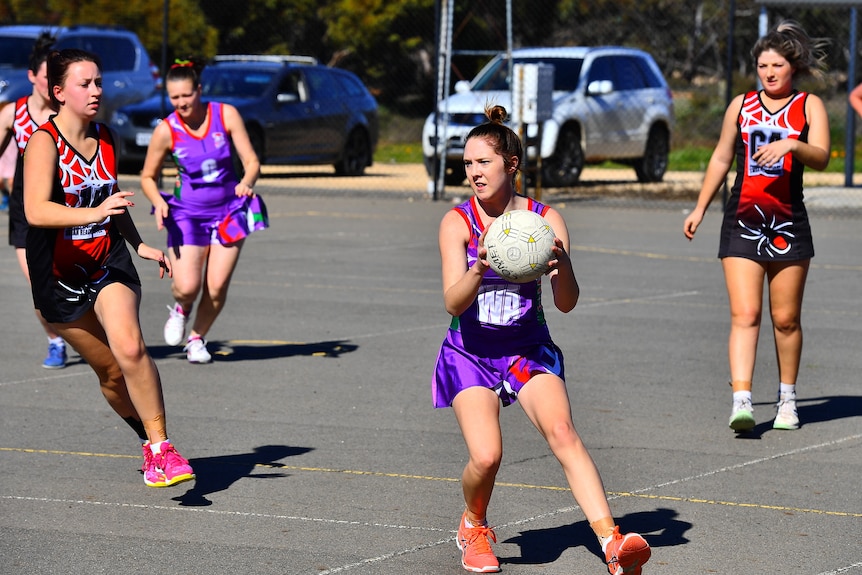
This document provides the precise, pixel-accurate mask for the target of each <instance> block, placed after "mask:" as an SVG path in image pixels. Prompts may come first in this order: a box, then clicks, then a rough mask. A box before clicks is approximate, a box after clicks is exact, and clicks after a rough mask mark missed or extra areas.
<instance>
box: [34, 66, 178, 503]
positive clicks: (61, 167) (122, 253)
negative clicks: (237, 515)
mask: <svg viewBox="0 0 862 575" xmlns="http://www.w3.org/2000/svg"><path fill="white" fill-rule="evenodd" d="M47 67H48V87H49V92H50V94H51V98H52V100H54V102H55V104H56V106H57V109H58V110H59V111H58V112H57V115H55V116H52V117H51V118H50V119H49V120H48V122H46V123H45V124H43V125H42V126H41V127H40V128H39V129H38V130H37V131H36V132H35V133H34V134H33V135H32V136H31V137H30V140H29V142H28V143H27V148H26V150H25V152H24V211H25V213H26V215H27V221H28V222H29V224H30V229H29V231H28V233H27V248H26V249H27V265H28V267H29V269H30V277H31V279H32V287H33V301H34V303H35V306H36V309H38V310H39V311H40V312H41V314H42V315H43V316H44V318H45V319H46V320H47V321H48V322H50V323H51V325H52V326H53V327H54V329H56V331H57V333H59V334H60V335H61V336H62V337H63V339H64V340H65V341H66V342H67V343H69V344H70V345H71V346H72V347H74V348H75V350H76V351H77V352H78V353H79V354H80V355H81V357H82V358H83V359H84V361H86V362H87V363H88V364H89V365H90V367H92V369H93V371H95V372H96V375H97V376H98V378H99V383H100V385H101V390H102V394H103V395H104V397H105V399H107V401H108V403H109V404H110V405H111V407H112V408H113V409H114V411H115V412H116V413H117V414H118V415H119V416H120V417H122V418H123V419H124V420H125V421H126V423H128V424H129V426H130V427H131V428H132V429H133V430H134V431H135V432H136V433H137V435H138V437H139V439H140V442H141V449H142V453H143V457H144V462H143V466H142V468H141V470H142V471H143V473H144V482H145V483H146V484H147V485H149V486H150V487H165V486H168V485H174V484H176V483H180V482H183V481H188V480H191V479H194V478H195V475H194V472H193V471H192V468H191V466H190V465H189V463H188V461H186V460H185V459H184V458H183V457H182V456H181V455H180V454H179V453H178V452H177V450H176V449H175V448H174V446H173V445H172V444H171V443H170V441H169V440H168V436H167V432H166V424H165V405H164V399H163V396H162V386H161V381H160V379H159V372H158V370H157V369H156V365H155V363H154V362H153V360H152V358H151V357H150V355H149V354H148V353H147V348H146V345H145V344H144V339H143V335H142V334H141V325H140V318H139V316H138V310H139V306H140V299H141V282H140V279H139V278H138V274H137V272H136V271H135V266H134V264H133V263H132V258H131V255H130V254H129V250H128V249H127V248H126V244H125V242H126V241H127V242H129V244H131V245H132V247H133V248H134V250H135V252H136V253H137V255H138V256H139V257H141V258H144V259H146V260H151V261H154V262H157V263H158V265H159V270H160V275H161V276H164V272H165V271H166V270H167V271H168V273H169V275H170V269H169V265H168V264H167V263H165V254H164V253H163V252H162V251H161V250H158V249H155V248H152V247H150V246H148V245H146V244H145V243H143V242H142V241H141V237H140V235H139V234H138V231H137V229H136V228H135V224H134V222H133V221H132V219H131V216H130V215H129V212H128V208H129V206H131V205H133V204H132V202H131V201H130V200H129V196H131V195H132V193H131V192H124V191H120V189H119V188H118V187H117V161H116V158H115V156H114V146H113V141H112V139H111V135H110V132H109V130H108V128H107V127H106V126H105V125H104V124H98V123H96V122H93V121H92V120H93V118H94V117H95V115H96V114H97V113H98V111H99V105H100V101H101V96H102V75H101V68H100V66H99V60H98V58H97V57H96V56H95V55H94V54H90V53H89V52H84V51H82V50H63V51H60V52H57V51H54V52H51V53H50V54H49V56H48V64H47Z"/></svg>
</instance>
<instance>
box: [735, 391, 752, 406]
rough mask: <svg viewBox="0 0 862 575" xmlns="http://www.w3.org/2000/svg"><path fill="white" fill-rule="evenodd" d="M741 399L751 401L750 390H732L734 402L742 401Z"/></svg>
mask: <svg viewBox="0 0 862 575" xmlns="http://www.w3.org/2000/svg"><path fill="white" fill-rule="evenodd" d="M743 399H747V400H748V401H751V392H750V391H734V392H733V401H734V403H735V402H737V401H742V400H743Z"/></svg>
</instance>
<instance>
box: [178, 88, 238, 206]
mask: <svg viewBox="0 0 862 575" xmlns="http://www.w3.org/2000/svg"><path fill="white" fill-rule="evenodd" d="M207 106H208V112H207V117H208V120H207V122H208V125H207V128H206V132H205V133H204V135H203V136H202V137H196V136H194V135H192V134H191V133H189V131H188V128H187V127H186V125H185V123H183V121H182V119H180V117H179V115H177V113H176V112H172V113H171V114H170V115H169V116H168V117H167V122H168V126H169V127H170V130H171V141H172V145H171V154H172V155H173V159H174V162H175V163H176V165H177V168H178V170H179V179H178V180H179V181H178V183H177V187H176V188H175V189H174V198H175V200H178V201H174V202H171V208H172V209H180V210H184V211H188V212H190V213H191V214H194V215H200V216H201V217H205V216H208V215H213V214H215V215H218V214H221V213H222V212H223V208H224V206H225V204H227V203H228V202H230V201H231V200H233V199H234V197H235V196H236V190H235V188H236V185H237V183H239V179H238V178H237V176H236V171H235V170H234V164H233V158H232V156H231V142H230V135H229V134H228V133H227V130H226V128H225V126H224V119H223V116H222V109H223V106H222V104H220V103H217V102H210V103H209V104H207Z"/></svg>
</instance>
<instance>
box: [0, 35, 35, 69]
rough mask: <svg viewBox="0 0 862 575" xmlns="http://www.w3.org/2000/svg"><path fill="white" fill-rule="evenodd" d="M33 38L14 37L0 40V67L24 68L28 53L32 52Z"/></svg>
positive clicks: (26, 64)
mask: <svg viewBox="0 0 862 575" xmlns="http://www.w3.org/2000/svg"><path fill="white" fill-rule="evenodd" d="M33 42H34V39H33V38H17V37H14V36H10V37H6V38H0V66H2V67H4V68H26V67H27V66H28V62H27V60H28V59H29V58H30V52H32V51H33Z"/></svg>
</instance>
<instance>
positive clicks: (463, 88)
mask: <svg viewBox="0 0 862 575" xmlns="http://www.w3.org/2000/svg"><path fill="white" fill-rule="evenodd" d="M469 91H470V82H468V81H467V80H458V81H457V82H455V92H457V93H458V94H466V93H467V92H469Z"/></svg>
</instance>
